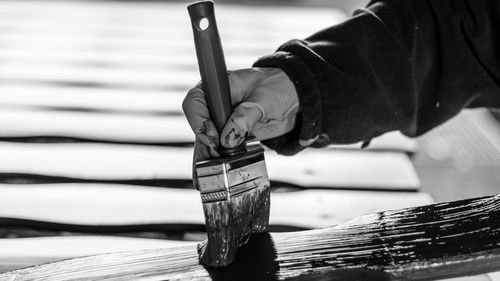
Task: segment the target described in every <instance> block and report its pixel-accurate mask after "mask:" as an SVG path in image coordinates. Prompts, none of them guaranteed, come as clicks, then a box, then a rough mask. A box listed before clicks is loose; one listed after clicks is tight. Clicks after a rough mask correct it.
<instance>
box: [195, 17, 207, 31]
mask: <svg viewBox="0 0 500 281" xmlns="http://www.w3.org/2000/svg"><path fill="white" fill-rule="evenodd" d="M209 25H210V21H209V20H208V19H207V18H201V19H199V20H198V25H197V27H198V30H200V31H204V30H206V29H207V28H208V27H209Z"/></svg>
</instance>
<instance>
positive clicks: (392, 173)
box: [0, 142, 419, 190]
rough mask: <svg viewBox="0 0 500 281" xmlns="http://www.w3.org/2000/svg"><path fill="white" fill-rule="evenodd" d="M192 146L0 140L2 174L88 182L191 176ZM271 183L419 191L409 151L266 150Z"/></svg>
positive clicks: (187, 177)
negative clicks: (281, 152)
mask: <svg viewBox="0 0 500 281" xmlns="http://www.w3.org/2000/svg"><path fill="white" fill-rule="evenodd" d="M192 153H193V150H192V148H191V147H168V146H164V147H157V146H142V145H117V144H93V143H84V144H80V143H54V144H49V143H43V144H39V143H12V142H0V158H1V159H2V161H0V174H3V175H4V176H5V175H6V174H34V175H45V176H49V177H66V178H73V179H84V180H104V181H110V180H165V179H170V180H172V179H181V180H190V179H191V178H192V175H191V165H192ZM266 165H267V170H268V173H269V177H270V179H271V180H272V181H275V182H276V181H279V182H285V183H288V184H291V185H299V186H303V187H317V188H355V189H386V190H416V189H417V188H418V187H419V179H418V176H417V174H416V172H415V170H414V168H413V165H412V163H411V161H410V159H409V158H408V156H407V155H405V154H403V153H396V152H368V151H363V152H359V151H344V150H331V149H309V150H306V151H303V152H302V153H299V154H297V155H296V156H294V157H286V156H280V155H277V154H276V153H275V152H272V151H266Z"/></svg>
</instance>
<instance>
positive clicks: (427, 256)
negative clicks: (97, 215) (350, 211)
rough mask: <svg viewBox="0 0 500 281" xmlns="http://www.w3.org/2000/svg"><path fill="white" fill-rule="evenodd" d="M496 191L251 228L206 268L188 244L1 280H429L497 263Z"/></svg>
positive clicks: (499, 266) (499, 199)
mask: <svg viewBox="0 0 500 281" xmlns="http://www.w3.org/2000/svg"><path fill="white" fill-rule="evenodd" d="M499 216H500V196H491V197H484V198H476V199H468V200H462V201H455V202H449V203H440V204H434V205H428V206H423V207H415V208H407V209H401V210H396V211H387V212H382V213H375V214H372V215H367V216H363V217H359V218H357V219H354V220H352V221H350V222H347V223H345V224H341V225H338V226H334V227H329V228H324V229H318V230H311V231H301V232H291V233H271V234H256V235H254V236H252V238H251V240H250V241H249V243H248V244H247V245H245V246H244V247H242V248H241V249H240V251H239V252H238V258H237V260H236V262H235V263H234V264H232V265H231V266H230V267H228V268H225V269H218V270H214V269H210V268H205V267H203V266H201V265H200V264H199V263H198V258H197V252H196V248H195V246H191V245H188V246H181V247H175V248H165V249H155V250H144V251H131V252H123V253H113V254H106V255H97V256H90V257H84V258H78V259H72V260H67V261H61V262H57V263H51V264H46V265H42V266H37V267H33V268H28V269H24V270H19V271H13V272H10V273H7V274H3V275H0V280H45V279H47V278H50V280H75V279H79V278H85V279H87V280H92V279H100V280H111V279H113V280H126V279H130V278H133V279H135V280H167V279H168V280H181V279H185V280H193V279H196V280H232V279H231V278H237V279H238V280H347V279H349V280H432V279H439V278H451V277H460V276H465V275H474V274H481V273H487V272H491V271H496V270H500V256H499V254H500V248H499V245H500V244H499V243H500V235H499V231H500V224H499V223H498V222H499Z"/></svg>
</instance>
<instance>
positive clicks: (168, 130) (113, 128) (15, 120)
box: [0, 98, 194, 143]
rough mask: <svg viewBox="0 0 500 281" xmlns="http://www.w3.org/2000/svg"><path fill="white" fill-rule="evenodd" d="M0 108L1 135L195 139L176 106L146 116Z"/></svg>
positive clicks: (140, 140)
mask: <svg viewBox="0 0 500 281" xmlns="http://www.w3.org/2000/svg"><path fill="white" fill-rule="evenodd" d="M172 100H176V99H175V98H174V99H172ZM177 106H180V104H171V103H170V104H169V105H165V108H166V109H168V108H170V109H174V108H175V107H177ZM0 108H1V109H0V136H1V137H29V136H62V137H73V138H85V139H91V140H98V141H117V142H131V143H169V142H170V143H172V142H187V143H193V141H194V133H193V132H192V131H191V129H190V127H189V124H188V122H187V121H186V118H185V117H184V116H183V115H182V114H181V113H180V112H178V111H179V110H177V111H174V112H173V113H174V114H177V116H154V115H149V116H148V115H127V114H108V113H101V112H93V113H86V112H66V111H37V110H33V111H31V110H8V109H5V107H3V108H2V107H0ZM171 113H172V112H171Z"/></svg>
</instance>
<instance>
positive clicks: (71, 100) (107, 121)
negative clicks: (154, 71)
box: [0, 86, 417, 153]
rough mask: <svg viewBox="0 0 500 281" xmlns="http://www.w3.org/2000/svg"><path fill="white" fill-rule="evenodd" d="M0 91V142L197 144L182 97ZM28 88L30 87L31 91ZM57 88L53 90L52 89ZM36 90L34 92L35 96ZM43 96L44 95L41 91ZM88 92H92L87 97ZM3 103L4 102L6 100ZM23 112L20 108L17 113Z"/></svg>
mask: <svg viewBox="0 0 500 281" xmlns="http://www.w3.org/2000/svg"><path fill="white" fill-rule="evenodd" d="M3 89H4V88H3V87H1V86H0V137H27V136H66V137H76V138H89V139H95V140H101V141H104V140H105V141H119V142H140V143H158V142H162V143H169V142H170V143H172V142H187V143H189V142H193V141H194V135H193V133H192V131H191V129H190V127H189V125H188V122H187V121H186V119H185V117H184V116H183V114H182V109H181V103H182V99H183V98H184V97H183V96H182V95H181V94H172V95H170V94H161V93H155V94H144V93H139V92H133V91H130V92H128V93H127V92H124V93H123V94H122V93H121V92H120V91H114V90H109V91H108V90H99V89H98V90H95V91H94V90H68V91H67V92H66V91H65V90H64V88H62V89H61V88H57V87H55V88H43V87H42V88H40V89H38V88H31V90H27V91H25V90H24V89H20V90H13V91H8V90H9V88H8V87H7V89H6V91H2V90H3ZM28 89H29V88H28ZM52 89H54V91H53V90H52ZM32 91H33V92H32ZM36 91H40V92H36ZM87 92H88V93H87ZM2 100H3V101H2ZM23 106H35V107H37V106H41V107H51V106H55V107H58V106H59V107H62V108H69V109H71V108H82V109H89V110H95V109H97V110H111V111H142V113H147V112H148V111H157V112H169V113H174V114H178V116H143V115H140V116H137V115H128V114H111V113H99V112H90V113H89V112H67V111H44V110H30V109H29V108H28V109H26V108H24V109H23V108H22V107H23ZM18 107H21V109H17V108H18ZM360 147H361V143H357V144H352V145H334V146H332V148H334V149H359V148H360ZM368 149H370V150H397V151H404V152H410V153H414V152H416V150H417V142H416V141H415V140H413V139H410V138H408V137H405V136H403V135H402V134H401V133H399V132H391V133H387V134H385V135H383V136H381V137H378V138H375V139H373V141H372V142H371V144H370V146H369V147H368Z"/></svg>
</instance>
